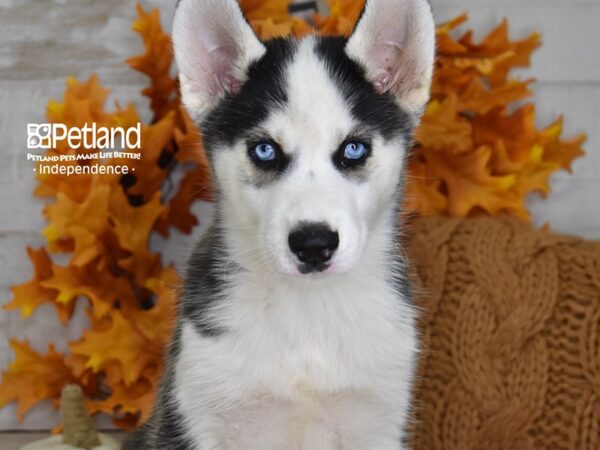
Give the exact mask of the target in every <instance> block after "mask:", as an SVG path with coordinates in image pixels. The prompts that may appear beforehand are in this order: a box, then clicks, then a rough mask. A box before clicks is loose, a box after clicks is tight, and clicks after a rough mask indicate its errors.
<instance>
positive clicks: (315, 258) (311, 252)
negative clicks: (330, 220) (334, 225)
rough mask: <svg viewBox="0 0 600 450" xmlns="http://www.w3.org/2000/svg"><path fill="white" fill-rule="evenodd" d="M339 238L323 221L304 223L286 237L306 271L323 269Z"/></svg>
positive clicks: (336, 246)
mask: <svg viewBox="0 0 600 450" xmlns="http://www.w3.org/2000/svg"><path fill="white" fill-rule="evenodd" d="M339 243H340V238H339V236H338V234H337V231H332V230H331V229H330V228H329V227H328V226H327V225H326V224H324V223H305V224H302V225H301V226H300V227H299V228H297V229H296V230H294V231H292V232H291V233H290V235H289V237H288V244H289V246H290V250H292V252H293V253H294V254H295V255H296V257H297V258H298V260H299V261H300V262H303V263H304V264H305V266H306V267H305V268H306V271H307V272H312V271H314V270H318V271H321V270H324V269H325V265H324V263H326V262H327V261H329V260H330V259H331V256H332V255H333V252H335V250H336V249H337V248H338V245H339Z"/></svg>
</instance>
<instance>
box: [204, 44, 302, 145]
mask: <svg viewBox="0 0 600 450" xmlns="http://www.w3.org/2000/svg"><path fill="white" fill-rule="evenodd" d="M264 45H265V47H266V48H267V51H266V53H265V55H264V56H263V57H262V58H261V59H259V60H257V61H255V62H254V63H252V64H251V65H250V67H249V69H248V74H247V76H248V79H247V81H246V82H245V83H244V84H243V85H242V87H241V89H240V92H239V93H237V94H235V95H227V96H226V97H225V98H224V99H223V100H221V102H220V103H219V104H218V105H217V106H216V107H215V108H214V109H213V110H212V111H211V112H210V113H209V114H208V116H207V117H206V119H205V120H204V121H202V122H201V123H200V127H201V129H202V132H203V139H204V145H205V147H206V149H207V151H208V152H209V154H210V152H211V150H212V149H213V148H214V147H215V145H217V144H219V143H226V144H228V145H233V143H235V142H236V141H237V140H239V139H240V138H241V137H242V136H244V135H246V134H247V133H248V132H249V131H250V130H252V129H253V128H255V127H257V126H258V125H259V124H260V123H261V122H262V121H264V120H265V119H266V118H267V116H268V114H269V112H270V111H272V110H273V109H276V108H280V107H282V106H283V105H284V104H285V103H286V102H287V92H286V90H287V86H286V77H285V70H286V67H287V65H288V63H289V62H290V61H291V60H292V57H293V55H294V53H295V51H296V47H297V43H296V41H294V40H290V39H272V40H270V41H267V42H265V43H264Z"/></svg>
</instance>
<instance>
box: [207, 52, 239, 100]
mask: <svg viewBox="0 0 600 450" xmlns="http://www.w3.org/2000/svg"><path fill="white" fill-rule="evenodd" d="M237 55H238V51H237V50H236V49H235V48H234V47H225V46H222V47H217V48H215V49H214V50H211V52H210V58H211V61H212V67H213V73H214V75H215V76H216V78H217V82H218V88H220V89H221V90H223V91H225V92H227V93H232V94H235V93H237V92H239V90H240V88H241V82H240V80H238V79H237V78H236V76H235V61H236V58H237ZM211 94H218V92H211Z"/></svg>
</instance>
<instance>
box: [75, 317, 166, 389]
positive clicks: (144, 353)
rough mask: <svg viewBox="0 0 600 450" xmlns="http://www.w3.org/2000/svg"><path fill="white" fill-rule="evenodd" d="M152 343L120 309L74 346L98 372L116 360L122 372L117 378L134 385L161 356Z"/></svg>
mask: <svg viewBox="0 0 600 450" xmlns="http://www.w3.org/2000/svg"><path fill="white" fill-rule="evenodd" d="M115 344H118V345H115ZM148 344H149V342H148V340H147V339H146V338H145V337H144V336H142V335H140V334H139V333H136V332H135V331H134V329H132V327H131V324H130V323H129V321H127V319H125V318H124V317H123V315H122V314H121V313H120V312H119V311H118V310H113V311H112V313H111V314H110V316H109V317H107V318H105V319H104V320H103V322H102V325H100V326H99V327H98V328H97V329H92V330H88V331H86V332H84V334H83V337H82V339H81V341H80V342H76V343H73V344H71V346H70V348H71V351H72V352H73V353H74V354H76V355H81V356H84V357H86V358H87V360H86V363H85V367H86V368H89V369H91V370H92V371H93V372H95V373H98V372H99V371H101V370H103V369H106V368H107V367H108V365H109V364H111V363H114V364H115V366H114V368H115V370H116V371H118V373H119V375H118V377H117V378H118V379H122V380H123V382H124V383H125V385H126V386H131V385H132V384H133V383H135V382H136V381H137V380H138V379H139V377H140V375H141V374H142V372H143V371H144V369H145V368H146V367H147V366H148V365H150V364H152V363H156V362H157V361H158V359H159V356H160V353H159V352H152V351H151V350H152V347H149V346H148Z"/></svg>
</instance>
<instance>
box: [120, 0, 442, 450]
mask: <svg viewBox="0 0 600 450" xmlns="http://www.w3.org/2000/svg"><path fill="white" fill-rule="evenodd" d="M173 41H174V46H175V55H176V60H177V63H178V66H179V70H180V82H181V92H182V96H183V101H184V103H185V105H186V107H187V109H188V111H189V112H190V114H191V115H192V117H193V118H194V119H195V120H197V122H198V124H199V126H200V127H201V129H202V131H203V139H204V144H205V147H206V150H207V152H208V155H209V158H210V161H211V164H212V167H213V172H214V176H215V180H216V186H217V201H216V211H217V213H216V219H215V222H214V224H213V226H212V229H211V231H210V232H209V233H208V235H207V236H206V237H205V238H204V239H203V240H202V242H201V243H200V244H199V245H198V247H197V249H196V250H195V253H194V254H193V256H192V257H191V260H190V262H189V269H188V272H187V275H186V279H185V285H184V288H183V292H182V295H181V304H180V310H179V317H178V322H177V326H176V330H175V333H174V336H173V341H172V345H171V347H170V350H169V355H168V361H167V367H166V370H165V373H164V376H163V381H162V384H161V388H160V392H159V394H158V399H157V402H156V406H155V409H154V412H153V415H152V418H151V419H150V420H149V421H148V422H147V423H146V424H145V425H143V426H142V427H141V428H140V429H139V430H137V432H136V433H135V434H134V435H132V436H131V437H130V439H129V440H128V441H127V443H126V444H125V447H124V449H125V450H133V449H135V450H150V449H152V450H164V449H173V450H184V449H185V450H191V449H196V450H226V449H227V450H275V449H277V450H281V449H285V450H301V449H302V450H308V449H313V450H334V449H343V450H399V449H405V448H406V444H405V443H404V440H405V429H406V426H407V421H408V419H409V413H410V404H411V383H412V380H413V376H414V374H413V373H414V369H415V358H416V354H417V351H418V342H417V334H416V331H415V318H416V310H415V307H414V306H413V305H412V304H411V299H410V292H409V289H408V285H407V282H406V279H405V274H404V273H405V262H404V260H403V258H402V256H401V252H400V251H399V247H398V234H399V223H398V221H399V214H398V210H399V202H400V197H401V193H402V185H403V167H404V164H405V160H406V157H407V153H408V151H409V149H410V146H411V134H412V131H413V129H414V127H415V125H416V124H417V123H418V120H419V118H420V114H421V111H422V109H423V107H424V105H425V103H426V101H427V100H428V95H429V87H430V82H431V75H432V66H433V60H434V24H433V19H432V15H431V10H430V6H429V3H428V1H427V0H368V2H367V5H366V8H365V11H364V12H363V14H362V16H361V18H360V20H359V22H358V25H357V26H356V29H355V30H354V32H353V33H352V35H351V36H350V37H349V38H348V39H344V38H332V37H318V36H309V37H306V38H303V39H300V40H295V39H285V40H284V39H276V40H272V41H268V42H264V43H263V42H260V41H259V40H258V39H257V37H256V36H255V34H254V33H253V31H252V29H251V27H250V26H249V25H248V23H247V22H246V20H245V19H244V17H243V15H242V12H241V10H240V8H239V6H238V4H237V2H236V1H235V0H181V1H180V3H179V6H178V9H177V12H176V16H175V22H174V30H173ZM349 139H350V140H352V139H355V140H360V141H361V142H365V143H366V145H367V146H368V149H369V153H368V156H367V157H366V158H365V159H364V161H362V163H361V164H359V165H356V166H354V165H347V164H345V163H344V160H343V155H341V154H340V151H341V150H340V149H342V150H343V146H344V144H345V143H346V142H348V140H349ZM261 140H268V141H269V142H274V143H276V144H277V146H278V148H279V149H280V153H279V154H278V160H277V163H276V164H274V165H272V166H269V167H267V168H265V167H263V166H261V165H260V164H257V162H256V161H255V160H253V158H252V157H251V156H250V154H249V149H251V148H252V146H253V145H254V144H255V143H256V142H257V141H261ZM307 223H311V224H319V226H322V227H326V228H328V229H329V230H334V232H335V233H337V236H339V245H338V246H337V249H335V252H334V253H333V254H332V255H331V259H330V260H329V261H327V264H322V265H319V267H316V266H315V267H313V269H314V270H308V269H306V266H305V265H303V264H301V262H300V261H299V260H298V256H297V255H296V254H294V252H292V251H291V250H290V245H291V244H290V239H289V236H290V233H292V232H293V231H294V230H295V229H297V228H298V227H302V226H303V224H307Z"/></svg>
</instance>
